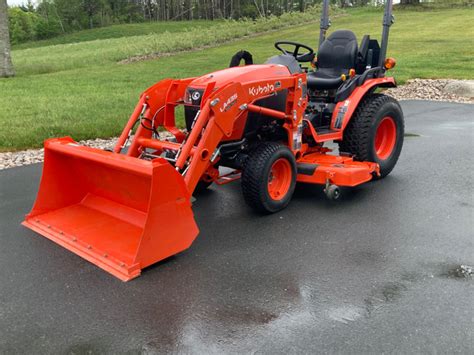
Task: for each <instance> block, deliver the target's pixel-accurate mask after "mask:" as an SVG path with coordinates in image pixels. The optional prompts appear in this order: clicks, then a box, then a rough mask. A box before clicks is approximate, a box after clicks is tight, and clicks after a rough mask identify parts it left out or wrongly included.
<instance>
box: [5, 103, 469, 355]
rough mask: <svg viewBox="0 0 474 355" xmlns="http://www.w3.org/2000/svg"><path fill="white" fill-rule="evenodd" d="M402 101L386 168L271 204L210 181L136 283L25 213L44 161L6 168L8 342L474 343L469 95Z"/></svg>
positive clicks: (357, 349)
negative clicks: (172, 252) (259, 211)
mask: <svg viewBox="0 0 474 355" xmlns="http://www.w3.org/2000/svg"><path fill="white" fill-rule="evenodd" d="M402 106H403V109H404V112H405V115H406V131H407V133H408V136H407V137H406V140H405V146H404V149H403V151H402V155H401V158H400V161H399V163H398V165H397V167H396V168H395V170H394V171H393V173H392V174H391V175H390V176H389V177H387V178H386V179H384V180H383V181H377V182H373V183H368V184H365V185H363V186H361V187H359V188H355V189H352V190H345V191H344V195H343V198H342V199H341V201H339V202H337V203H333V202H330V201H328V200H327V199H326V198H325V196H324V194H323V192H322V189H321V188H320V187H317V186H308V185H306V186H305V185H301V186H298V187H297V191H296V195H295V196H294V198H293V201H292V203H291V204H290V206H289V207H288V208H287V209H285V210H284V211H282V212H279V213H277V214H274V215H271V216H265V217H262V216H257V215H255V214H253V213H252V212H251V211H250V210H249V209H248V208H247V207H246V205H245V204H244V202H243V199H242V197H241V191H240V186H239V183H234V184H230V185H227V186H225V187H222V188H219V187H213V188H211V190H210V191H209V192H208V193H206V194H204V195H202V196H201V197H199V198H198V200H197V201H196V202H195V204H194V211H195V215H196V219H197V222H198V225H199V227H200V230H201V233H200V236H199V237H198V239H197V240H196V242H195V243H194V244H193V246H192V247H191V248H190V249H189V250H188V251H186V252H184V253H181V254H179V255H178V256H175V257H173V258H171V259H169V260H167V261H165V262H162V263H160V264H158V265H156V266H153V267H150V268H148V269H146V270H145V271H144V272H143V273H142V276H140V277H139V278H137V279H135V280H133V281H131V282H128V283H122V282H121V281H119V280H117V279H115V278H114V277H112V276H111V275H109V274H108V273H106V272H104V271H102V270H100V269H99V268H97V267H95V266H94V265H92V264H90V263H88V262H86V261H84V260H83V259H81V258H80V257H78V256H76V255H74V254H72V253H70V252H69V251H67V250H66V249H63V248H61V247H60V246H58V245H56V244H54V243H52V242H50V241H49V240H47V239H45V238H43V237H41V236H39V235H37V234H35V233H34V232H32V231H30V230H28V229H26V228H24V227H22V226H20V222H21V221H22V218H23V215H24V214H25V213H27V212H28V211H29V209H30V207H31V205H32V203H33V201H34V198H35V194H36V190H37V184H38V179H39V177H40V172H41V165H32V166H28V167H22V168H14V169H9V170H5V171H1V172H0V225H1V228H0V353H10V352H12V353H51V352H53V353H58V352H60V353H104V352H108V353H117V352H130V353H147V354H150V353H155V352H158V353H164V352H186V353H189V352H193V353H196V352H199V353H201V352H202V353H222V352H226V353H228V352H232V353H234V352H239V353H242V352H243V353H247V352H258V353H272V354H273V353H288V352H290V353H301V352H305V353H309V352H313V353H314V352H318V353H328V352H329V353H335V352H337V353H381V352H389V353H390V352H398V353H419V352H423V353H465V354H467V353H473V352H474V335H473V334H474V333H473V329H474V321H473V319H474V307H473V300H474V282H473V279H472V278H469V277H467V278H466V277H463V275H462V274H461V273H459V272H458V267H459V266H460V265H474V225H473V221H474V208H473V206H474V188H473V182H474V180H473V167H474V158H473V156H474V155H473V152H474V149H473V148H474V130H473V128H474V120H473V118H474V105H462V104H448V103H436V102H414V101H405V102H403V103H402Z"/></svg>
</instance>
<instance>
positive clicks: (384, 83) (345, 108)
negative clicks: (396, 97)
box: [331, 77, 397, 131]
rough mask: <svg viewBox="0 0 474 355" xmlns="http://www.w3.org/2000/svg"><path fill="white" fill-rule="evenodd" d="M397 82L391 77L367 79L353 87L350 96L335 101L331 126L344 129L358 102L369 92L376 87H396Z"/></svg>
mask: <svg viewBox="0 0 474 355" xmlns="http://www.w3.org/2000/svg"><path fill="white" fill-rule="evenodd" d="M396 86H397V83H396V82H395V79H394V78H393V77H388V78H374V79H368V80H366V81H365V83H364V84H362V85H361V86H358V87H356V88H355V89H354V91H353V92H352V94H351V96H349V98H347V99H346V100H343V101H340V102H338V103H337V105H336V107H335V108H334V112H333V113H332V119H331V128H332V129H334V130H341V131H344V129H345V128H346V126H347V124H348V123H349V121H350V120H351V118H352V115H353V114H354V112H355V110H356V109H357V107H359V104H360V102H361V101H362V99H363V98H364V97H365V95H366V94H367V93H369V92H372V91H373V90H375V89H376V88H377V87H396Z"/></svg>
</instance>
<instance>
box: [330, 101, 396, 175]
mask: <svg viewBox="0 0 474 355" xmlns="http://www.w3.org/2000/svg"><path fill="white" fill-rule="evenodd" d="M404 132H405V122H404V118H403V111H402V109H401V107H400V104H399V103H398V101H397V100H395V99H394V98H392V97H390V96H386V95H383V94H371V95H368V96H367V97H365V98H364V99H363V100H362V102H361V103H360V104H359V107H358V108H357V110H356V112H355V114H354V116H353V117H352V118H351V120H350V122H349V124H348V125H347V127H346V129H345V131H344V139H343V140H342V142H339V150H340V151H341V152H346V153H350V154H352V155H353V156H354V159H355V160H358V161H371V162H375V163H377V164H379V166H380V178H383V177H385V176H387V175H388V174H390V172H391V171H392V170H393V168H394V167H395V164H396V163H397V161H398V157H399V156H400V152H401V150H402V146H403V136H404Z"/></svg>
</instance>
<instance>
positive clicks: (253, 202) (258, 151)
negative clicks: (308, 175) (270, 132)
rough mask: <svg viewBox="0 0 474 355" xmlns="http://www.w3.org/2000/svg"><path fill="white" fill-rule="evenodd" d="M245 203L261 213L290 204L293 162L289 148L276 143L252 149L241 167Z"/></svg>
mask: <svg viewBox="0 0 474 355" xmlns="http://www.w3.org/2000/svg"><path fill="white" fill-rule="evenodd" d="M241 184H242V192H243V195H244V199H245V202H246V203H247V204H248V205H249V206H250V207H252V208H253V209H255V210H257V211H259V212H263V213H274V212H277V211H279V210H281V209H283V208H285V207H286V206H287V205H288V203H290V200H291V196H292V195H293V192H294V190H295V185H296V162H295V157H294V155H293V153H292V152H291V150H290V149H289V148H288V147H286V146H284V145H282V144H280V143H276V142H265V143H261V144H260V145H258V146H257V147H256V148H255V149H253V150H252V151H251V152H250V154H249V156H248V158H247V160H246V161H245V164H244V167H243V170H242V181H241Z"/></svg>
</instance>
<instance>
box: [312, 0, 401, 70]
mask: <svg viewBox="0 0 474 355" xmlns="http://www.w3.org/2000/svg"><path fill="white" fill-rule="evenodd" d="M392 8H393V0H386V1H385V9H384V14H383V31H382V42H381V44H380V55H379V67H383V65H384V63H385V57H386V56H387V47H388V35H389V32H390V26H392V24H393V22H394V17H393V15H392ZM330 26H331V20H330V19H329V0H323V3H322V8H321V22H320V26H319V29H320V32H319V46H318V48H320V47H321V44H322V43H323V42H324V40H325V39H326V32H327V30H328V29H329V27H330Z"/></svg>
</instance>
